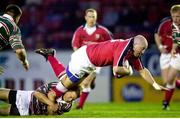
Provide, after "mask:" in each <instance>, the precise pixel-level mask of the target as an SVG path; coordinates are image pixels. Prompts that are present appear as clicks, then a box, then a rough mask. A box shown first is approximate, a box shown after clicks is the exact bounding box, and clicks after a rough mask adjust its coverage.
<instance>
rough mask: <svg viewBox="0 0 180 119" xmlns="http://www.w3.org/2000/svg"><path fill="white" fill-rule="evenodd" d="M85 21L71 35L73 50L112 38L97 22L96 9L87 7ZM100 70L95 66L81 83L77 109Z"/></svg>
mask: <svg viewBox="0 0 180 119" xmlns="http://www.w3.org/2000/svg"><path fill="white" fill-rule="evenodd" d="M84 18H85V21H86V23H85V24H84V25H81V26H80V27H78V28H77V30H76V31H75V33H74V35H73V39H72V47H73V50H77V49H78V48H80V47H81V46H83V45H88V44H93V43H99V42H103V41H107V40H112V34H111V33H110V31H108V29H107V28H105V27H104V26H101V25H99V24H97V22H96V21H97V11H96V10H95V9H91V8H90V9H87V10H86V11H85V17H84ZM99 72H100V68H97V69H96V71H95V72H92V73H90V74H89V76H88V77H87V80H84V81H83V82H82V83H81V87H82V93H81V96H80V101H79V104H78V105H77V107H76V108H77V109H82V108H83V105H84V103H85V101H86V99H87V97H88V95H89V92H90V91H91V88H93V87H94V86H95V78H96V73H99Z"/></svg>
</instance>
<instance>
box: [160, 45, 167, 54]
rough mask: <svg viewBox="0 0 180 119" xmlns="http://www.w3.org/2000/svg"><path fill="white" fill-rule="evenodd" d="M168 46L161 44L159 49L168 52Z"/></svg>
mask: <svg viewBox="0 0 180 119" xmlns="http://www.w3.org/2000/svg"><path fill="white" fill-rule="evenodd" d="M166 47H167V46H163V45H160V46H159V51H160V52H161V53H167V52H168V51H167V50H166Z"/></svg>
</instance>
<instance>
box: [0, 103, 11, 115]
mask: <svg viewBox="0 0 180 119" xmlns="http://www.w3.org/2000/svg"><path fill="white" fill-rule="evenodd" d="M10 109H11V105H7V106H6V107H3V108H0V115H3V116H7V115H10Z"/></svg>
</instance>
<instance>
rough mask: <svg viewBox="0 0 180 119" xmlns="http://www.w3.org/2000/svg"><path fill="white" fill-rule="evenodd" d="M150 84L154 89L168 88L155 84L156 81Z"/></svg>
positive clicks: (163, 89) (164, 89)
mask: <svg viewBox="0 0 180 119" xmlns="http://www.w3.org/2000/svg"><path fill="white" fill-rule="evenodd" d="M152 86H153V87H154V89H155V90H162V91H166V90H169V89H168V88H165V87H163V86H161V85H159V84H157V83H156V82H154V83H153V85H152Z"/></svg>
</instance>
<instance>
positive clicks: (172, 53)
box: [171, 49, 176, 57]
mask: <svg viewBox="0 0 180 119" xmlns="http://www.w3.org/2000/svg"><path fill="white" fill-rule="evenodd" d="M171 56H172V57H176V50H175V49H172V50H171Z"/></svg>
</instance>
